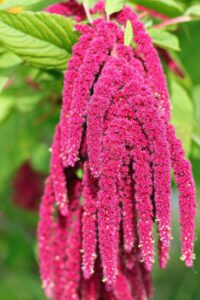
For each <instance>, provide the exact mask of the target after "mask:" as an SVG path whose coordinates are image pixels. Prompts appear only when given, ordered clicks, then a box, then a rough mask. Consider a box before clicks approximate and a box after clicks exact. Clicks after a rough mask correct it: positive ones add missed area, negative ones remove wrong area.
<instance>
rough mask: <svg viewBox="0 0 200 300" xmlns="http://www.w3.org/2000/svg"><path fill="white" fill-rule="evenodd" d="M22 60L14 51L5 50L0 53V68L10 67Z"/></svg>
mask: <svg viewBox="0 0 200 300" xmlns="http://www.w3.org/2000/svg"><path fill="white" fill-rule="evenodd" d="M21 62H22V59H21V58H20V57H19V56H17V55H15V54H14V53H12V52H10V51H7V50H6V49H5V51H4V52H3V53H2V54H1V55H0V69H4V68H10V67H13V66H16V65H18V64H20V63H21Z"/></svg>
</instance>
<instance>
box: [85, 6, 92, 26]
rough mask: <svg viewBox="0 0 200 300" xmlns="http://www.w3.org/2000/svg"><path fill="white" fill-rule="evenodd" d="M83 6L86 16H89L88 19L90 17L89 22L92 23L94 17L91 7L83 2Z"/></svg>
mask: <svg viewBox="0 0 200 300" xmlns="http://www.w3.org/2000/svg"><path fill="white" fill-rule="evenodd" d="M83 7H84V9H85V13H86V16H87V19H88V21H89V23H90V24H92V23H93V19H92V16H91V14H90V9H89V7H88V6H87V4H83Z"/></svg>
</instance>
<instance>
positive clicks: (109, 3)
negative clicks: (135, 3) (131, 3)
mask: <svg viewBox="0 0 200 300" xmlns="http://www.w3.org/2000/svg"><path fill="white" fill-rule="evenodd" d="M125 2H126V1H125V0H115V1H113V0H106V14H107V15H112V14H114V13H116V12H118V11H120V10H122V9H123V6H124V4H125Z"/></svg>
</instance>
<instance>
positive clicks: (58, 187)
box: [51, 125, 68, 216]
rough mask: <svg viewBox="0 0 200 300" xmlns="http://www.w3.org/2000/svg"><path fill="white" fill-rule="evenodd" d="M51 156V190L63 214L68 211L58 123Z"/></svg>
mask: <svg viewBox="0 0 200 300" xmlns="http://www.w3.org/2000/svg"><path fill="white" fill-rule="evenodd" d="M51 150H52V157H51V181H52V186H53V190H54V193H55V199H56V203H57V205H58V208H59V210H60V213H61V214H62V215H63V216H66V215H67V213H68V195H67V189H66V185H67V183H66V176H65V173H64V167H63V162H62V152H61V135H60V125H58V126H57V128H56V133H55V136H54V141H53V145H52V149H51Z"/></svg>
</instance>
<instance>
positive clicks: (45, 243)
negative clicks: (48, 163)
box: [38, 177, 55, 298]
mask: <svg viewBox="0 0 200 300" xmlns="http://www.w3.org/2000/svg"><path fill="white" fill-rule="evenodd" d="M54 203H55V198H54V193H53V188H52V183H51V178H50V177H48V178H47V180H46V184H45V191H44V195H43V198H42V202H41V205H40V222H39V224H38V244H39V260H40V274H41V279H42V284H43V288H44V291H45V294H46V296H47V298H51V297H53V295H54V280H53V277H54V274H53V243H52V241H53V235H54V220H53V213H54Z"/></svg>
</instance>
